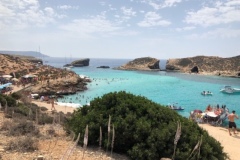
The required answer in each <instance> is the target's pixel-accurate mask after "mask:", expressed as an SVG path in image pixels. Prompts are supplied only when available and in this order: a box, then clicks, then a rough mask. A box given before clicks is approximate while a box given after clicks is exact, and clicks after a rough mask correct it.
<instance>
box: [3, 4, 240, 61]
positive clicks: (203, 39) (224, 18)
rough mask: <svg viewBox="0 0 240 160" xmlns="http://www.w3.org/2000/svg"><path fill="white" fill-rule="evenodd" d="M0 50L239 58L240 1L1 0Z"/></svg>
mask: <svg viewBox="0 0 240 160" xmlns="http://www.w3.org/2000/svg"><path fill="white" fill-rule="evenodd" d="M39 48H40V49H39ZM0 50H14V51H39V50H40V51H41V52H42V53H43V54H47V55H49V56H53V57H66V56H71V57H79V58H124V59H125V58H127V59H134V58H139V57H146V56H150V57H154V58H159V59H169V58H183V57H193V56H197V55H206V56H220V57H233V56H237V55H240V0H221V1H218V0H102V1H101V0H100V1H96V0H0Z"/></svg>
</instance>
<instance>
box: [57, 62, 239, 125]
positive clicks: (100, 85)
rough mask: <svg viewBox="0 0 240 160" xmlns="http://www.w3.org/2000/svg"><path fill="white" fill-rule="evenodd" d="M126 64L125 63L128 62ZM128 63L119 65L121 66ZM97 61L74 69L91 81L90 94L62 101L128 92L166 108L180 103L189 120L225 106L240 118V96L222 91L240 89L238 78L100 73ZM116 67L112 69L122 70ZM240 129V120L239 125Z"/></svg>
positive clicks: (135, 72) (87, 101)
mask: <svg viewBox="0 0 240 160" xmlns="http://www.w3.org/2000/svg"><path fill="white" fill-rule="evenodd" d="M125 61H126V60H125ZM125 61H120V62H121V63H123V62H125ZM99 62H100V61H96V63H94V64H93V65H90V66H88V67H82V68H73V69H72V70H73V71H75V72H76V73H77V74H83V75H87V76H89V77H90V78H91V79H92V82H91V83H89V84H88V90H87V91H84V92H79V93H78V94H76V95H71V96H66V97H65V98H64V99H59V101H65V102H70V101H71V102H74V103H81V104H83V105H84V104H87V103H89V102H90V101H91V100H92V99H94V98H96V97H101V96H102V95H103V94H106V93H109V92H114V91H127V92H129V93H132V94H135V95H141V96H145V97H147V98H148V99H150V100H152V101H154V102H156V103H159V104H162V105H167V104H169V103H178V105H179V106H182V107H184V108H185V110H184V111H179V112H178V113H179V114H180V115H182V116H185V117H188V116H189V113H190V111H191V110H194V109H200V110H205V108H206V106H207V105H209V104H210V105H213V106H216V105H217V104H219V105H220V106H222V105H226V106H227V108H228V109H229V110H230V112H231V111H232V110H236V113H237V114H239V115H240V94H238V95H228V94H224V93H221V92H220V91H219V90H220V89H221V88H222V87H223V86H224V85H231V86H233V87H237V88H240V79H239V78H227V77H218V76H203V75H195V74H182V73H173V72H163V71H161V72H143V71H120V70H114V69H99V68H96V66H97V65H98V64H100V65H105V64H106V61H104V62H105V63H104V64H101V63H99ZM117 62H119V61H117V60H116V63H113V61H112V60H111V63H110V62H109V64H111V65H112V66H119V64H117ZM120 65H121V64H120ZM204 90H205V91H211V92H212V93H213V95H212V96H203V95H201V92H202V91H204ZM236 123H237V124H238V126H240V120H238V121H237V122H236Z"/></svg>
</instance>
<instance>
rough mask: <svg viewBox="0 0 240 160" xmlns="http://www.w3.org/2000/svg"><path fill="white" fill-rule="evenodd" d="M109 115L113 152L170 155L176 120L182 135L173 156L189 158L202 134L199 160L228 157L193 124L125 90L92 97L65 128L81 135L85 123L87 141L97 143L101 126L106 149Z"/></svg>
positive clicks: (148, 159)
mask: <svg viewBox="0 0 240 160" xmlns="http://www.w3.org/2000/svg"><path fill="white" fill-rule="evenodd" d="M109 115H111V117H112V121H111V122H112V124H114V127H115V135H116V136H115V137H116V138H115V140H114V151H115V152H118V153H126V154H128V156H129V157H131V159H138V160H152V159H160V158H162V157H169V158H171V157H172V155H173V152H174V151H173V150H174V138H175V133H176V129H177V121H179V122H181V125H182V128H181V129H182V134H181V137H180V140H179V141H178V144H177V149H176V156H175V159H178V160H185V159H188V156H189V155H190V153H191V151H192V150H193V148H194V147H195V145H196V144H197V142H198V141H199V139H200V137H201V136H202V145H201V152H200V153H201V154H200V158H199V159H218V160H223V159H226V158H227V155H226V153H224V152H223V147H222V146H221V145H220V143H219V142H218V141H216V140H215V139H214V138H212V137H210V136H209V135H208V133H207V132H206V131H204V130H203V129H201V128H200V127H199V126H198V125H197V124H196V123H194V122H191V121H189V120H188V119H187V118H184V117H182V116H180V115H178V114H177V112H175V111H173V110H171V109H169V108H167V107H165V106H161V105H159V104H157V103H154V102H152V101H150V100H148V99H146V98H145V97H141V96H135V95H132V94H129V93H126V92H114V93H109V94H106V95H104V96H103V97H102V98H96V99H94V100H93V101H91V106H83V107H82V108H79V109H78V110H77V111H75V112H74V113H73V116H72V117H71V118H70V119H68V121H67V122H66V128H67V129H69V130H72V131H73V132H75V134H76V135H77V134H78V133H81V135H83V134H84V131H85V127H86V125H88V127H89V135H88V144H89V145H94V146H97V145H98V144H99V127H100V126H101V127H102V131H103V136H102V140H103V145H104V147H105V148H106V147H107V141H108V133H107V131H108V126H107V124H108V118H109ZM80 143H82V140H80ZM109 148H110V147H109Z"/></svg>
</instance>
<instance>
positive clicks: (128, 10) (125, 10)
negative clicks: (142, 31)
mask: <svg viewBox="0 0 240 160" xmlns="http://www.w3.org/2000/svg"><path fill="white" fill-rule="evenodd" d="M121 10H122V12H123V14H124V15H125V16H129V17H131V16H136V12H134V11H133V9H132V8H126V7H121Z"/></svg>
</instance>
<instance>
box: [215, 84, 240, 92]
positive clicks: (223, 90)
mask: <svg viewBox="0 0 240 160" xmlns="http://www.w3.org/2000/svg"><path fill="white" fill-rule="evenodd" d="M220 92H223V93H229V94H233V93H240V88H233V87H231V86H224V88H222V89H221V90H220Z"/></svg>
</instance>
